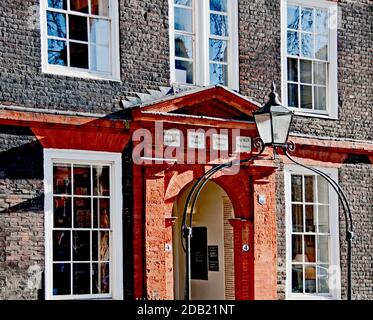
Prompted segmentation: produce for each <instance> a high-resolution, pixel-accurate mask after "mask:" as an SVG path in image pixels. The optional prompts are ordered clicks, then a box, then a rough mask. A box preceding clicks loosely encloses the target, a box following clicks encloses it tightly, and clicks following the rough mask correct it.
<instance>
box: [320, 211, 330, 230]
mask: <svg viewBox="0 0 373 320" xmlns="http://www.w3.org/2000/svg"><path fill="white" fill-rule="evenodd" d="M318 211H319V216H318V219H319V221H318V223H319V232H320V233H329V206H326V205H324V206H323V205H319V207H318Z"/></svg>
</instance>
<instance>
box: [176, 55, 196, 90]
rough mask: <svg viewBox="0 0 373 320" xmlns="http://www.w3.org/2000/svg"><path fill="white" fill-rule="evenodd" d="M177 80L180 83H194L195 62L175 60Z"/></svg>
mask: <svg viewBox="0 0 373 320" xmlns="http://www.w3.org/2000/svg"><path fill="white" fill-rule="evenodd" d="M175 79H176V82H179V83H191V84H192V83H193V62H190V61H182V60H175Z"/></svg>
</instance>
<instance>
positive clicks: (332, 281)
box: [284, 164, 341, 300]
mask: <svg viewBox="0 0 373 320" xmlns="http://www.w3.org/2000/svg"><path fill="white" fill-rule="evenodd" d="M315 168H316V169H319V170H321V171H323V172H324V173H326V174H328V175H329V176H330V177H331V178H332V179H334V180H335V181H337V182H338V169H337V168H325V167H323V168H320V167H315ZM294 174H299V175H314V176H316V174H314V173H313V172H312V171H310V170H307V169H305V168H302V167H300V166H298V165H289V164H287V165H285V166H284V177H285V209H286V210H285V211H286V216H285V224H286V289H285V294H286V299H287V300H340V299H341V271H340V256H339V254H340V253H339V209H338V195H337V194H336V192H335V191H334V189H333V188H332V187H331V186H330V184H329V183H328V187H329V228H330V247H329V267H330V266H335V267H333V272H334V273H333V277H329V288H330V293H329V294H317V293H293V292H292V289H291V287H292V284H291V276H292V257H291V251H292V242H291V241H292V239H291V235H292V214H291V175H294Z"/></svg>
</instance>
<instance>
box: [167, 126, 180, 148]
mask: <svg viewBox="0 0 373 320" xmlns="http://www.w3.org/2000/svg"><path fill="white" fill-rule="evenodd" d="M180 136H181V134H180V130H177V129H170V130H165V131H164V132H163V144H164V145H165V146H169V147H180Z"/></svg>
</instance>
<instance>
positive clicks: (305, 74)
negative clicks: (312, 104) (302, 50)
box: [300, 60, 312, 84]
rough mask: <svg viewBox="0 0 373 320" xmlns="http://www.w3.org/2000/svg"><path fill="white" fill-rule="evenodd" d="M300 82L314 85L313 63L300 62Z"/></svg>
mask: <svg viewBox="0 0 373 320" xmlns="http://www.w3.org/2000/svg"><path fill="white" fill-rule="evenodd" d="M300 81H301V82H303V83H309V84H311V83H312V61H307V60H300Z"/></svg>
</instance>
